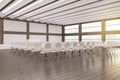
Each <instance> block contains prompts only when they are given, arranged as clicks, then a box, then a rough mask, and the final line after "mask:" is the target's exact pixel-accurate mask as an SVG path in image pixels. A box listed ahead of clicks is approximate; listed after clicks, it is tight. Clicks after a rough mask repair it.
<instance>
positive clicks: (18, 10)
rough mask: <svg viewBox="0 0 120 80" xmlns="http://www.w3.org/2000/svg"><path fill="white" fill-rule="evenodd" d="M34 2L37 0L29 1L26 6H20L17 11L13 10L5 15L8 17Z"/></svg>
mask: <svg viewBox="0 0 120 80" xmlns="http://www.w3.org/2000/svg"><path fill="white" fill-rule="evenodd" d="M33 2H35V0H33V1H31V2H29V3H27V4H25V5H24V6H22V7H20V8H19V9H17V10H15V11H13V12H11V13H9V14H8V15H6V16H5V17H8V16H9V15H11V14H13V13H15V12H17V11H19V10H21V9H23V8H25V7H26V6H28V5H30V4H32V3H33Z"/></svg>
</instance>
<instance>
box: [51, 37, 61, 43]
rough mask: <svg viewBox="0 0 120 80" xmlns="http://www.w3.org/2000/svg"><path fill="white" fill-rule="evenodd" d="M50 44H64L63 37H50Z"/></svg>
mask: <svg viewBox="0 0 120 80" xmlns="http://www.w3.org/2000/svg"><path fill="white" fill-rule="evenodd" d="M49 42H62V36H49Z"/></svg>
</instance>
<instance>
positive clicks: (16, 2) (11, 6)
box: [2, 0, 23, 13]
mask: <svg viewBox="0 0 120 80" xmlns="http://www.w3.org/2000/svg"><path fill="white" fill-rule="evenodd" d="M22 1H23V0H16V1H15V2H14V3H13V4H11V5H10V6H8V7H7V8H5V9H4V10H3V11H2V13H6V12H7V11H9V10H10V9H12V8H13V7H15V6H16V5H18V4H19V3H21V2H22Z"/></svg>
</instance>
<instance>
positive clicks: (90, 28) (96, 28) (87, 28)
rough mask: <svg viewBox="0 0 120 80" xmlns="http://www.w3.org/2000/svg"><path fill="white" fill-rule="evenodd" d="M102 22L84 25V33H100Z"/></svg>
mask: <svg viewBox="0 0 120 80" xmlns="http://www.w3.org/2000/svg"><path fill="white" fill-rule="evenodd" d="M101 24H102V23H101V22H93V23H85V24H82V32H100V31H101V30H102V28H101Z"/></svg>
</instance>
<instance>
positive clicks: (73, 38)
mask: <svg viewBox="0 0 120 80" xmlns="http://www.w3.org/2000/svg"><path fill="white" fill-rule="evenodd" d="M72 41H79V37H78V36H65V42H72Z"/></svg>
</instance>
